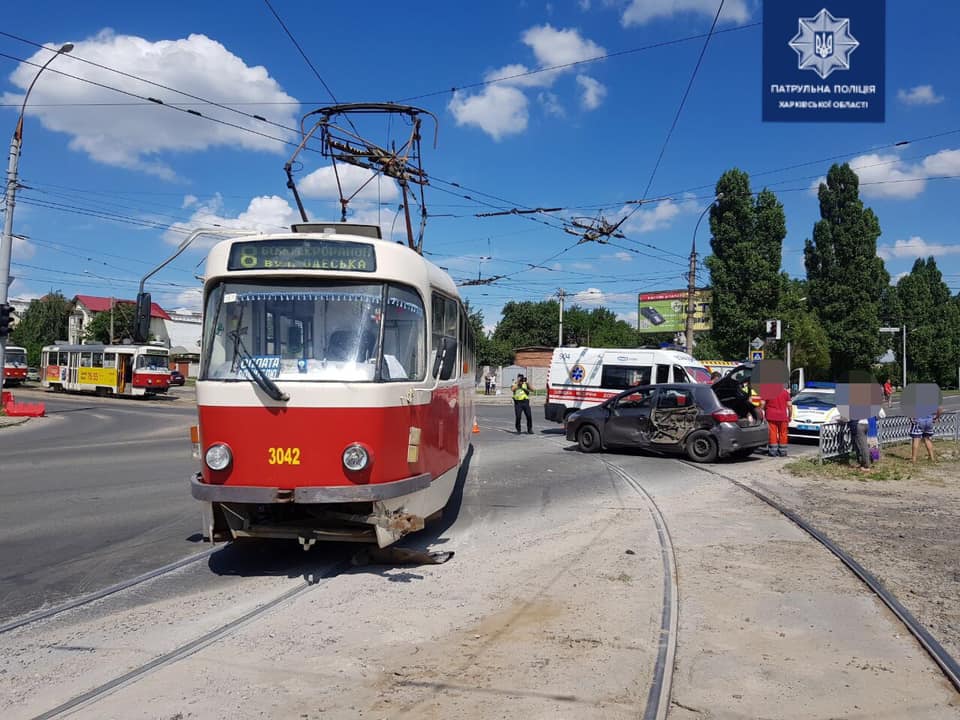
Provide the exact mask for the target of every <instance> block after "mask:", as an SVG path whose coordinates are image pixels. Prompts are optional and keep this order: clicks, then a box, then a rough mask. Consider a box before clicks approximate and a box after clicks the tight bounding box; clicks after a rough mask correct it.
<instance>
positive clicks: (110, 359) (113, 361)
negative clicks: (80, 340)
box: [103, 353, 117, 368]
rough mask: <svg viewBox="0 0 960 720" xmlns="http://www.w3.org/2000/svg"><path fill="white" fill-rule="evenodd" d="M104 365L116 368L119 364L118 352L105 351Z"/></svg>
mask: <svg viewBox="0 0 960 720" xmlns="http://www.w3.org/2000/svg"><path fill="white" fill-rule="evenodd" d="M103 366H104V367H105V368H115V367H116V366H117V354H116V353H104V354H103Z"/></svg>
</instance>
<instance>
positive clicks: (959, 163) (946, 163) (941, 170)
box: [922, 150, 960, 176]
mask: <svg viewBox="0 0 960 720" xmlns="http://www.w3.org/2000/svg"><path fill="white" fill-rule="evenodd" d="M922 167H923V172H925V173H926V174H927V175H928V176H933V175H960V150H941V151H940V152H938V153H934V154H933V155H927V157H925V158H924V159H923V163H922Z"/></svg>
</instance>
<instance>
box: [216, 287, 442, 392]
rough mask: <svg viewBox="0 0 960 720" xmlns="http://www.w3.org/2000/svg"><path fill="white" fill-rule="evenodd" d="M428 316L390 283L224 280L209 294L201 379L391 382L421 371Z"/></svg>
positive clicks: (411, 294) (408, 292)
mask: <svg viewBox="0 0 960 720" xmlns="http://www.w3.org/2000/svg"><path fill="white" fill-rule="evenodd" d="M426 327H427V326H426V314H425V312H424V308H423V301H422V300H421V299H420V296H419V295H418V294H417V293H416V292H415V291H414V290H413V289H411V288H407V287H403V286H400V285H396V284H387V283H364V284H355V283H342V282H341V283H329V282H328V283H311V284H309V285H305V284H302V283H297V284H289V285H278V284H277V282H276V280H275V279H271V280H269V281H264V282H262V283H258V282H243V283H240V282H229V281H228V282H224V283H222V284H220V285H219V286H217V287H216V288H214V289H213V290H212V291H211V292H210V295H209V297H208V298H207V306H206V308H205V313H204V329H203V347H204V355H203V363H202V366H201V369H200V377H201V379H203V380H250V379H252V376H253V373H252V372H251V370H250V369H249V365H250V364H251V363H254V364H255V365H256V368H258V369H259V370H261V371H263V374H264V375H266V377H268V378H271V379H273V380H283V381H288V380H293V381H339V382H391V381H412V380H423V378H424V377H425V376H426Z"/></svg>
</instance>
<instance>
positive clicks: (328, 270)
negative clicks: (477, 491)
mask: <svg viewBox="0 0 960 720" xmlns="http://www.w3.org/2000/svg"><path fill="white" fill-rule="evenodd" d="M474 374H475V368H474V357H473V337H472V332H471V330H470V325H469V322H468V320H467V315H466V312H465V310H464V307H463V303H462V302H461V301H460V299H459V296H458V293H457V289H456V286H455V285H454V283H453V282H452V281H451V279H450V277H449V276H448V275H447V274H446V273H444V272H443V271H442V270H440V269H439V268H438V267H436V266H435V265H433V264H432V263H430V262H428V261H427V260H425V259H424V258H423V257H422V256H421V255H419V254H418V253H417V252H415V251H413V250H411V249H410V248H408V247H407V246H405V245H401V244H395V243H391V242H385V241H383V240H382V239H381V237H380V229H379V228H378V227H376V226H369V225H349V224H342V223H322V224H321V223H310V224H304V225H295V226H294V227H293V232H292V233H286V234H277V235H261V236H255V237H250V236H247V237H241V238H237V239H232V240H226V241H224V242H221V243H218V244H217V245H215V246H214V247H213V249H212V250H211V251H210V254H209V256H208V258H207V266H206V273H205V284H204V320H203V350H202V360H201V367H200V376H199V379H198V382H197V406H198V419H199V425H198V426H197V428H195V431H194V433H193V440H194V450H195V454H196V456H197V457H199V458H202V460H201V471H200V472H199V473H197V474H196V476H195V477H194V478H193V479H192V481H191V492H192V495H193V497H194V498H196V499H197V500H200V501H201V502H202V503H203V535H204V537H205V538H207V539H208V540H212V541H217V540H228V539H230V538H237V537H255V538H290V539H294V538H296V539H299V540H300V542H301V544H302V545H303V546H304V548H309V547H310V546H311V545H312V544H313V543H314V542H316V541H318V540H351V541H360V542H376V543H378V544H379V545H380V546H381V547H383V546H386V545H389V544H391V543H393V542H395V541H396V540H398V539H399V538H400V537H402V536H403V535H405V534H406V533H408V532H411V531H414V530H418V529H420V528H422V527H423V525H424V522H425V521H426V520H427V519H428V518H430V517H431V516H433V515H436V514H438V513H439V512H440V511H441V510H442V509H443V508H444V507H445V506H446V504H447V502H448V500H449V499H450V497H451V494H452V493H453V491H454V487H455V484H456V479H457V475H458V471H459V469H460V466H461V463H462V462H463V461H464V458H465V456H466V453H467V450H468V447H469V440H470V431H471V428H472V420H473V399H472V395H473V392H474V386H475V378H474Z"/></svg>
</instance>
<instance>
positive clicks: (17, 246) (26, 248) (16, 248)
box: [11, 235, 37, 260]
mask: <svg viewBox="0 0 960 720" xmlns="http://www.w3.org/2000/svg"><path fill="white" fill-rule="evenodd" d="M11 252H12V253H13V259H14V260H29V259H30V258H32V257H33V256H34V254H35V253H36V252H37V247H36V245H34V244H33V243H32V242H30V241H29V240H27V239H26V238H22V237H17V236H16V235H14V236H13V249H12V250H11Z"/></svg>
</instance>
